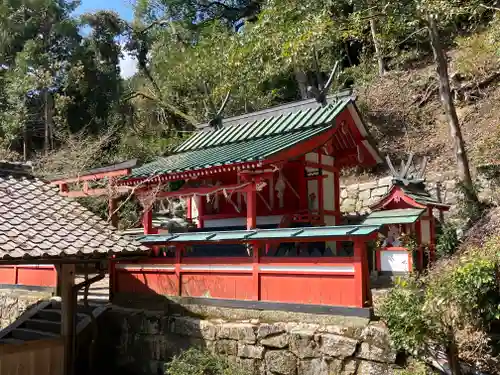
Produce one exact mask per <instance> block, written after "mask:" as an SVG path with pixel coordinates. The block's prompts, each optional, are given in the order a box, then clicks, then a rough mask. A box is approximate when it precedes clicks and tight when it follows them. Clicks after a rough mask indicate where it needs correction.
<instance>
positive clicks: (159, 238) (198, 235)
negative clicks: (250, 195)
mask: <svg viewBox="0 0 500 375" xmlns="http://www.w3.org/2000/svg"><path fill="white" fill-rule="evenodd" d="M379 229H380V225H341V226H330V227H310V228H278V229H255V230H235V231H210V232H187V233H169V234H150V235H144V236H138V237H136V238H135V240H136V241H138V242H140V243H143V244H159V243H167V244H175V243H187V242H188V243H197V242H203V243H205V242H209V243H210V242H213V243H217V242H240V241H243V242H249V241H266V240H270V239H273V240H281V241H283V242H285V241H287V242H294V241H297V242H298V241H300V240H301V239H315V238H318V239H319V238H338V237H347V236H348V237H362V236H369V235H370V234H373V233H375V232H377V231H378V230H379Z"/></svg>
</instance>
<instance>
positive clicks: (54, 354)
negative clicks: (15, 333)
mask: <svg viewBox="0 0 500 375" xmlns="http://www.w3.org/2000/svg"><path fill="white" fill-rule="evenodd" d="M0 374H1V375H64V345H63V341H62V339H61V338H57V339H49V340H34V341H26V342H24V343H22V344H2V345H0Z"/></svg>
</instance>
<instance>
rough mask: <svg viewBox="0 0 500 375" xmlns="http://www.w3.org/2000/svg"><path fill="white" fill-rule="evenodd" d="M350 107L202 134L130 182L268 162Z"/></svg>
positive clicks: (343, 101) (345, 101) (344, 101)
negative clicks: (269, 158)
mask: <svg viewBox="0 0 500 375" xmlns="http://www.w3.org/2000/svg"><path fill="white" fill-rule="evenodd" d="M350 103H352V99H351V98H350V97H344V98H340V99H339V100H337V101H336V102H333V103H330V104H328V105H326V106H321V105H314V106H312V107H309V108H302V109H299V110H295V111H291V112H288V113H281V114H279V113H275V115H274V116H256V117H254V118H256V119H255V120H254V121H250V122H245V123H243V122H240V123H237V124H234V125H230V126H226V127H222V128H220V129H212V130H208V131H207V130H202V131H198V132H197V133H195V134H193V135H192V136H191V137H190V138H189V139H188V140H186V141H185V142H184V143H183V144H181V145H180V146H179V147H178V148H177V149H176V150H175V154H173V155H171V156H167V157H163V158H159V159H158V160H156V161H154V162H152V163H149V164H145V165H143V166H141V167H138V168H134V169H133V170H132V173H131V175H129V176H127V177H126V178H127V179H129V178H144V177H148V176H151V175H152V174H158V175H160V174H168V173H178V172H186V171H192V170H197V169H202V168H210V167H214V166H222V165H228V164H233V163H240V162H254V161H260V160H264V159H266V158H268V157H269V156H271V155H273V154H276V153H278V152H280V151H283V150H286V149H288V148H290V147H292V146H294V145H296V144H298V143H300V142H303V141H305V140H307V139H309V138H311V137H313V136H315V135H318V134H320V133H322V132H324V131H326V130H327V129H329V128H331V126H332V122H333V120H334V119H335V118H336V117H337V116H338V115H339V114H340V113H341V112H342V111H343V110H344V109H345V108H346V107H347V105H349V104H350Z"/></svg>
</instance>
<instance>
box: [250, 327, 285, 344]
mask: <svg viewBox="0 0 500 375" xmlns="http://www.w3.org/2000/svg"><path fill="white" fill-rule="evenodd" d="M285 331H286V325H285V324H284V323H275V324H261V325H260V326H259V329H258V331H257V338H258V339H259V340H260V339H265V338H266V337H268V336H271V335H276V334H278V333H283V332H285Z"/></svg>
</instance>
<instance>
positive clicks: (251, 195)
mask: <svg viewBox="0 0 500 375" xmlns="http://www.w3.org/2000/svg"><path fill="white" fill-rule="evenodd" d="M246 194H247V229H254V228H256V227H257V191H256V190H255V185H254V184H251V185H250V186H249V187H248V188H247V191H246Z"/></svg>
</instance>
